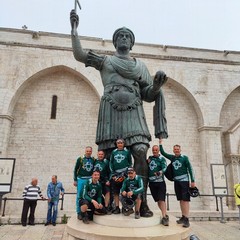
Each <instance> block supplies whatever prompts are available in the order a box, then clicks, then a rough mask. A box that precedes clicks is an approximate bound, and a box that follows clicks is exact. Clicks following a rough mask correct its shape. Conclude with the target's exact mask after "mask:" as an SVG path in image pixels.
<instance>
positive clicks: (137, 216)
mask: <svg viewBox="0 0 240 240" xmlns="http://www.w3.org/2000/svg"><path fill="white" fill-rule="evenodd" d="M139 218H140V213H139V212H138V211H137V212H135V219H139Z"/></svg>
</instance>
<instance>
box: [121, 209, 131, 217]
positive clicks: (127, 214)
mask: <svg viewBox="0 0 240 240" xmlns="http://www.w3.org/2000/svg"><path fill="white" fill-rule="evenodd" d="M132 213H134V211H133V209H132V208H131V209H129V210H125V211H124V213H123V215H124V216H129V215H130V214H132Z"/></svg>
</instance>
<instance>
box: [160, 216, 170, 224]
mask: <svg viewBox="0 0 240 240" xmlns="http://www.w3.org/2000/svg"><path fill="white" fill-rule="evenodd" d="M161 224H162V225H163V226H169V217H168V215H166V217H163V218H162V220H161Z"/></svg>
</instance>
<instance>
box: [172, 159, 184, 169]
mask: <svg viewBox="0 0 240 240" xmlns="http://www.w3.org/2000/svg"><path fill="white" fill-rule="evenodd" d="M172 165H173V166H174V169H175V170H178V169H179V168H180V167H182V164H181V163H180V162H179V160H176V161H175V162H174V163H173V164H172Z"/></svg>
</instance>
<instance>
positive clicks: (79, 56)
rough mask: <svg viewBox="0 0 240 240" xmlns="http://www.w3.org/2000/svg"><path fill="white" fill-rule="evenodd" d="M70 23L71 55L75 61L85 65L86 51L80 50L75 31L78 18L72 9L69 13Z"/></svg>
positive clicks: (80, 46)
mask: <svg viewBox="0 0 240 240" xmlns="http://www.w3.org/2000/svg"><path fill="white" fill-rule="evenodd" d="M70 22H71V27H72V30H71V37H72V47H73V55H74V57H75V59H76V60H77V61H79V62H83V63H86V61H87V54H88V51H86V50H84V49H83V48H82V45H81V42H80V40H79V37H78V33H77V30H76V29H77V27H78V24H79V16H78V15H77V13H76V10H75V9H73V10H72V11H71V12H70ZM75 28H76V29H75Z"/></svg>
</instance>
